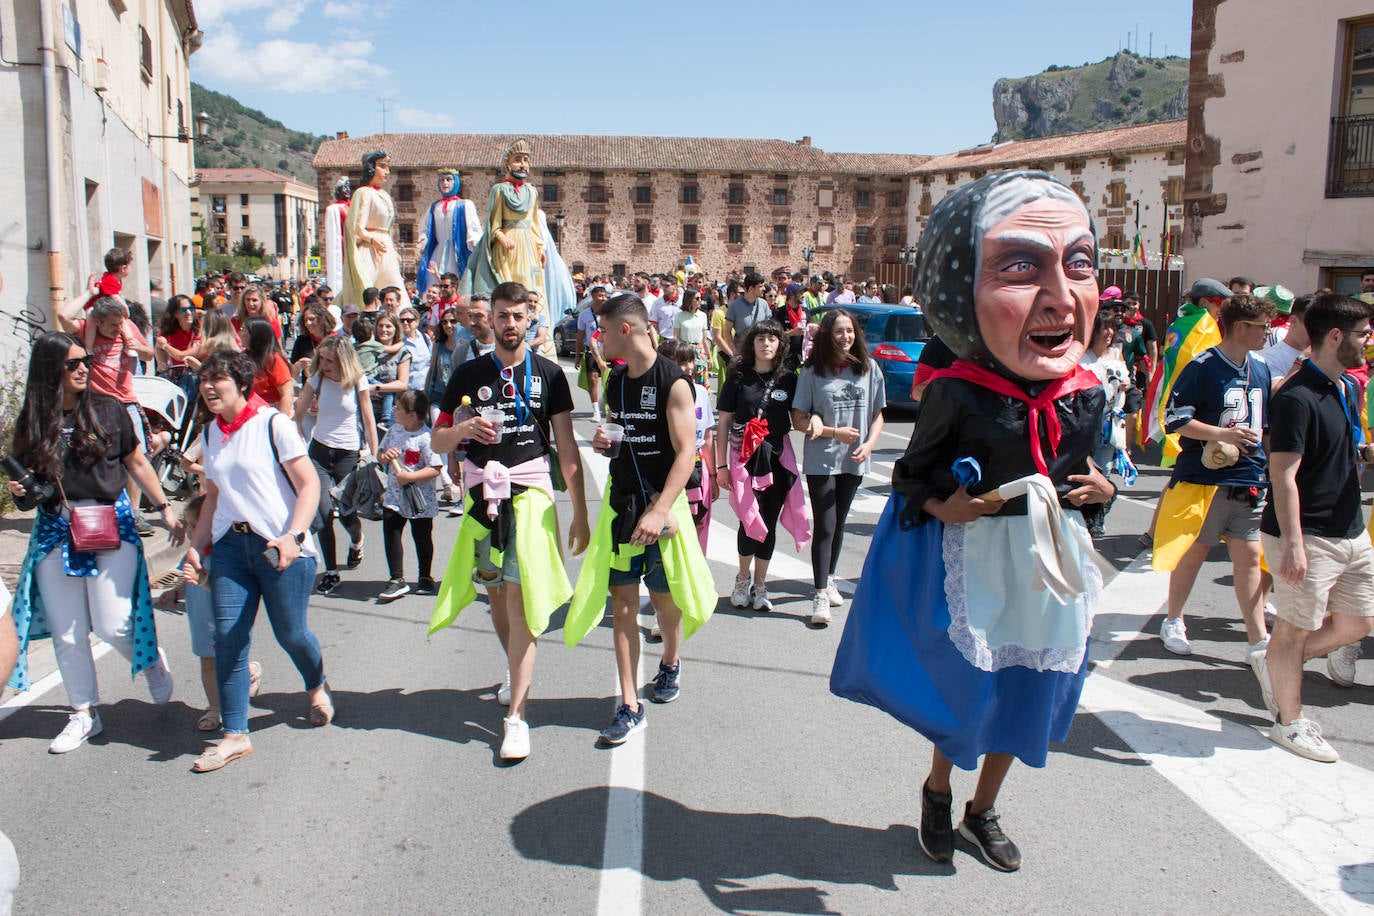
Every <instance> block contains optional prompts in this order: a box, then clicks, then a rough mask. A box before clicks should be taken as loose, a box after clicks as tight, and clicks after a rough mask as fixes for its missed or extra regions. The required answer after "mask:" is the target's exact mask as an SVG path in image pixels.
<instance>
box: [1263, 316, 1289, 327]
mask: <svg viewBox="0 0 1374 916" xmlns="http://www.w3.org/2000/svg"><path fill="white" fill-rule="evenodd" d="M1292 324H1293V316H1292V315H1275V316H1274V317H1273V319H1271V320H1270V322H1269V327H1271V328H1286V327H1290V326H1291V325H1292Z"/></svg>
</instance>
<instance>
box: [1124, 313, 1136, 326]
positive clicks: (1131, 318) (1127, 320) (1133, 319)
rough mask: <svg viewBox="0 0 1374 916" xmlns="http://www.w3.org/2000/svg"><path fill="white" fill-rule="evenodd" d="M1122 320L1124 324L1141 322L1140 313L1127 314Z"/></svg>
mask: <svg viewBox="0 0 1374 916" xmlns="http://www.w3.org/2000/svg"><path fill="white" fill-rule="evenodd" d="M1121 321H1122V323H1123V324H1130V325H1136V324H1140V313H1139V312H1136V313H1135V314H1134V315H1127V316H1126V317H1125V318H1122V319H1121Z"/></svg>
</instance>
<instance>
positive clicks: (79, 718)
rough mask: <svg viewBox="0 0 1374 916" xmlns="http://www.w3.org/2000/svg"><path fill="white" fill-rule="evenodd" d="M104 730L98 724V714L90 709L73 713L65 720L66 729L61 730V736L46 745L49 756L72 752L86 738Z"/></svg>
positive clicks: (83, 742) (84, 741)
mask: <svg viewBox="0 0 1374 916" xmlns="http://www.w3.org/2000/svg"><path fill="white" fill-rule="evenodd" d="M102 728H104V726H102V725H101V724H100V713H98V712H96V711H95V710H92V709H83V710H80V711H78V712H74V713H72V714H71V716H70V717H69V718H68V719H67V727H66V728H64V729H62V734H60V735H58V736H57V737H56V738H54V739H52V744H49V745H48V753H49V754H65V753H67V752H68V751H74V750H76V749H77V748H79V747H80V746H81V745H83V744H85V743H86V739H87V738H94V737H95V736H96V735H98V734H100V732H101V729H102Z"/></svg>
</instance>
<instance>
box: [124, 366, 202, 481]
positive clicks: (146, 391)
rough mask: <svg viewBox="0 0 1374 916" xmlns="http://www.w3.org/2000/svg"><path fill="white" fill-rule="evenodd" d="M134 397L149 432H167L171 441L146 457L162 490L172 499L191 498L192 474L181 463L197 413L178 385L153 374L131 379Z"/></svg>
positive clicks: (194, 430)
mask: <svg viewBox="0 0 1374 916" xmlns="http://www.w3.org/2000/svg"><path fill="white" fill-rule="evenodd" d="M133 386H134V397H136V398H137V399H138V404H139V406H140V407H142V408H143V413H144V416H146V417H147V418H148V426H149V431H150V432H151V433H161V432H165V433H167V434H168V435H169V436H170V437H171V438H170V441H169V442H168V443H167V446H166V448H163V449H162V450H161V451H159V452H158V453H157V454H156V455H152V456H149V459H148V460H149V461H150V462H151V463H152V465H153V470H154V472H156V474H157V479H158V482H159V483H161V484H162V491H163V492H164V493H166V494H167V497H168V498H169V499H171V498H184V497H190V496H193V495H194V482H193V480H192V475H190V474H188V473H187V472H186V471H184V470H182V467H181V460H182V458H183V457H184V456H185V454H186V450H187V448H189V447H190V445H191V443H192V442H194V441H195V437H196V434H197V432H198V431H199V426H200V424H199V423H197V422H196V412H195V411H194V410H192V409H191V407H192V406H193V405H192V404H191V401H190V399H189V398H187V396H186V392H185V391H183V390H182V389H181V387H180V386H178V385H176V384H174V383H173V382H170V381H168V380H167V379H165V378H161V377H160V376H156V375H136V376H134V378H133Z"/></svg>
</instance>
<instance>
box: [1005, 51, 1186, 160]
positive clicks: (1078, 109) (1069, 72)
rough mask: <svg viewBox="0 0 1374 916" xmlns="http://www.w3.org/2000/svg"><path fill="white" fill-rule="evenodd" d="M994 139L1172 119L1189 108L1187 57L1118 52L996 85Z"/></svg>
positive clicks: (1052, 134) (1030, 137) (1025, 138)
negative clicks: (1100, 58) (1091, 61)
mask: <svg viewBox="0 0 1374 916" xmlns="http://www.w3.org/2000/svg"><path fill="white" fill-rule="evenodd" d="M992 109H993V115H994V116H995V117H996V119H997V133H996V135H995V136H994V137H993V139H994V140H997V141H1002V140H1029V139H1032V138H1035V137H1050V136H1055V135H1058V134H1070V133H1078V132H1080V131H1085V130H1101V129H1104V128H1108V127H1123V126H1126V125H1128V124H1144V123H1148V122H1150V121H1169V120H1173V119H1175V118H1182V117H1185V116H1186V115H1187V113H1188V61H1187V60H1185V59H1184V58H1182V57H1166V58H1148V57H1139V56H1137V55H1135V54H1132V53H1131V52H1129V51H1120V52H1118V53H1117V54H1116V55H1115V56H1113V57H1108V58H1106V59H1105V60H1100V61H1098V62H1097V63H1095V64H1084V65H1083V66H1081V67H1059V66H1052V67H1050V68H1049V69H1047V70H1045V71H1044V72H1043V73H1037V74H1035V75H1034V76H1027V77H1022V78H1019V79H1000V80H998V81H997V82H996V83H994V84H993V87H992Z"/></svg>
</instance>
